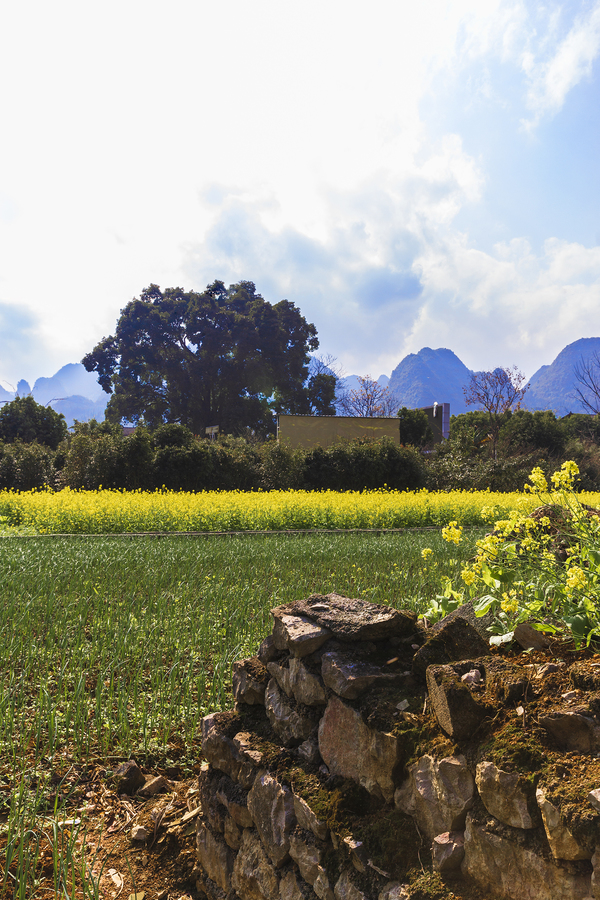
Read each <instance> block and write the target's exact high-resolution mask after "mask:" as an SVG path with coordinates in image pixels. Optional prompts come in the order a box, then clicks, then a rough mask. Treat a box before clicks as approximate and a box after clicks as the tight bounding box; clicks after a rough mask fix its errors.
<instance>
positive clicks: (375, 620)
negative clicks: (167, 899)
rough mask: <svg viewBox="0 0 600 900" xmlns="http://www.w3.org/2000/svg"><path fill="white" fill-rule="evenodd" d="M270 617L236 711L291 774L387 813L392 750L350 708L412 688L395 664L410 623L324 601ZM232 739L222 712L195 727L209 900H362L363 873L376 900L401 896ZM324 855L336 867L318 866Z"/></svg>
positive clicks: (355, 846) (408, 651) (242, 672)
mask: <svg viewBox="0 0 600 900" xmlns="http://www.w3.org/2000/svg"><path fill="white" fill-rule="evenodd" d="M273 617H274V627H273V632H272V634H271V635H269V637H267V638H266V639H265V640H264V641H263V643H262V644H261V647H260V650H259V653H258V657H255V658H253V659H251V660H243V661H240V662H238V663H236V664H235V665H234V674H233V691H234V696H235V699H236V703H237V705H238V709H243V708H244V707H247V706H252V707H256V706H261V707H263V708H264V715H265V717H266V719H268V722H269V723H270V726H271V728H272V731H273V733H274V735H275V736H276V739H277V740H278V741H279V742H280V744H281V745H282V749H284V748H287V752H288V753H289V754H290V756H291V757H292V758H294V759H296V760H297V762H298V764H301V765H302V764H304V765H306V766H307V767H309V768H311V767H312V769H313V770H314V769H315V768H316V767H318V766H320V767H321V770H322V773H325V774H326V775H328V776H332V777H333V778H334V779H335V777H336V776H337V777H338V778H339V779H348V778H349V779H352V780H354V781H356V782H357V783H359V784H361V785H362V786H363V787H364V788H366V790H367V791H368V792H369V793H371V794H373V795H374V796H375V797H376V798H379V800H380V802H381V803H382V804H384V803H388V804H391V803H392V802H393V797H394V790H395V787H396V785H395V781H394V775H395V770H396V769H397V765H398V761H399V758H400V745H399V741H398V740H397V739H396V738H395V737H393V736H392V735H391V734H388V733H386V732H383V731H379V730H377V729H375V728H371V727H369V726H367V725H366V724H365V722H364V721H363V717H362V715H361V713H360V711H359V710H357V709H356V708H355V707H354V706H353V705H352V704H351V702H350V701H353V700H356V699H357V698H359V697H360V696H361V695H362V694H364V693H365V692H366V691H368V690H369V689H373V688H374V687H389V686H395V687H397V688H398V691H399V696H400V694H402V688H403V686H404V685H407V686H411V685H412V680H413V679H412V673H411V671H410V666H409V669H408V670H402V669H401V665H402V664H403V660H404V659H406V658H407V657H408V658H410V656H412V654H413V652H414V650H413V649H412V647H411V643H413V642H414V640H415V635H416V632H417V623H416V619H415V616H414V615H412V614H409V613H403V612H399V611H397V610H394V609H390V608H389V607H386V606H376V605H374V604H369V603H364V602H362V601H359V600H349V599H347V598H342V597H339V596H337V595H335V594H329V595H326V596H320V595H315V596H313V597H310V598H308V599H307V600H305V601H302V602H299V603H295V604H292V605H290V606H287V607H279V608H278V609H275V610H273ZM368 657H370V658H372V659H379V660H382V662H380V663H375V662H370V661H369V659H368ZM384 657H385V659H384ZM399 705H400V706H402V702H401V701H400V703H399ZM397 714H398V715H400V711H398V713H397ZM235 721H236V720H235V719H234V720H233V730H235ZM231 730H232V722H231V716H230V715H228V714H222V713H215V714H213V715H210V716H207V717H206V718H205V719H204V720H203V723H202V750H203V754H204V756H205V758H206V760H207V761H208V763H207V764H206V765H205V766H204V769H203V771H202V774H201V776H200V792H201V798H202V806H203V816H202V818H201V819H200V821H199V823H198V832H197V847H198V862H199V866H200V869H201V874H200V877H199V881H198V888H199V889H200V890H202V891H203V892H204V893H205V894H206V895H207V896H208V897H209V898H211V900H217V898H219V900H221V898H224V897H227V898H233V897H239V898H240V900H310V898H316V897H318V898H319V900H367V897H366V895H365V894H364V893H363V891H361V890H360V888H359V887H357V886H356V883H355V882H356V876H357V874H358V873H364V872H365V871H366V869H367V867H369V870H370V872H371V873H373V875H374V878H375V880H376V881H377V882H378V890H377V893H376V895H375V896H377V897H381V900H401V898H402V897H404V896H406V894H405V892H404V888H403V886H402V885H401V884H399V883H395V882H391V881H390V879H389V876H388V877H386V875H385V873H384V872H383V873H381V872H379V871H378V870H377V869H376V867H374V864H373V863H372V862H371V861H369V860H368V859H364V858H363V854H362V852H361V849H362V848H361V845H360V842H357V841H353V840H352V839H351V838H348V837H346V840H341V839H338V837H337V836H336V835H335V834H333V833H331V832H330V830H329V828H328V826H327V824H326V823H325V822H323V821H320V819H319V817H318V816H317V815H316V814H315V812H314V810H313V809H311V807H310V805H309V804H308V803H307V802H306V801H305V800H304V799H303V798H302V797H301V796H299V795H298V794H295V793H294V792H293V791H292V790H291V789H290V788H289V787H288V786H286V785H285V784H282V783H280V781H279V780H278V779H277V778H276V777H274V775H273V774H271V773H270V772H269V771H268V768H267V767H266V766H265V765H264V763H263V754H262V753H261V751H260V749H258V750H257V749H252V745H253V740H252V735H251V734H250V733H248V732H244V731H241V732H237V733H234V734H230V732H231ZM332 853H333V854H334V855H335V854H337V856H338V857H339V859H338V861H337V862H336V864H335V865H334V866H333V867H332V866H331V865H329V866H328V867H327V868H326V867H325V865H324V860H325V857H327V856H328V857H329V859H330V860H331V855H332ZM332 871H334V875H332Z"/></svg>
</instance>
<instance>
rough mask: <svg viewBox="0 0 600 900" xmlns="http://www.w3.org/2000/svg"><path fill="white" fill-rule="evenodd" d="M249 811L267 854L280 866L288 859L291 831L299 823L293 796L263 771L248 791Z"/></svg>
mask: <svg viewBox="0 0 600 900" xmlns="http://www.w3.org/2000/svg"><path fill="white" fill-rule="evenodd" d="M248 810H249V812H250V815H251V816H252V818H253V820H254V824H255V825H256V830H257V831H258V833H259V835H260V839H261V841H262V842H263V844H264V846H265V849H266V851H267V853H268V854H269V856H270V858H271V860H272V862H273V864H274V865H275V866H276V867H277V868H279V866H282V865H283V863H285V862H287V860H288V859H289V850H290V833H291V831H292V830H293V829H294V828H295V826H296V815H295V813H294V795H293V794H292V792H291V791H290V789H289V788H288V787H285V786H284V785H282V784H279V782H278V781H277V780H276V779H275V778H273V777H272V776H271V775H267V774H263V775H261V776H259V777H258V778H257V779H256V780H255V782H254V784H253V786H252V789H251V790H250V792H249V794H248Z"/></svg>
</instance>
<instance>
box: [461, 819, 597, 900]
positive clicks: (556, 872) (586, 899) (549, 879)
mask: <svg viewBox="0 0 600 900" xmlns="http://www.w3.org/2000/svg"><path fill="white" fill-rule="evenodd" d="M492 821H493V820H492ZM462 871H463V873H464V874H465V875H468V876H469V877H470V878H472V879H473V880H474V881H475V882H477V883H478V884H479V885H480V886H481V887H482V888H484V890H487V891H489V892H490V894H491V895H492V896H493V897H494V898H498V900H500V898H502V900H505V898H506V900H590V897H591V878H590V875H589V874H585V873H584V874H579V873H577V872H573V873H572V872H570V871H569V870H568V869H565V868H562V867H560V866H557V865H556V864H555V863H554V862H552V861H551V860H547V859H544V858H543V857H542V856H539V855H538V854H537V853H536V852H535V851H534V850H533V849H530V848H529V847H527V846H525V845H524V844H523V843H522V842H518V841H513V840H510V839H509V838H508V837H506V836H504V835H502V834H499V833H497V832H496V831H494V829H493V828H492V827H490V826H489V825H488V824H486V823H485V822H482V821H477V820H476V819H475V817H473V816H471V815H468V816H467V823H466V829H465V859H464V862H463V864H462Z"/></svg>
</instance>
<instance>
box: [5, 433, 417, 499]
mask: <svg viewBox="0 0 600 900" xmlns="http://www.w3.org/2000/svg"><path fill="white" fill-rule="evenodd" d="M424 483H425V470H424V464H423V459H422V457H421V454H420V453H419V452H418V451H416V450H415V449H414V448H411V447H407V448H405V447H399V446H398V445H397V444H395V443H394V442H393V441H390V440H383V441H368V440H367V441H365V440H362V441H352V442H349V443H345V444H336V445H334V446H332V447H329V448H327V449H323V448H321V447H316V448H314V449H313V450H290V449H287V448H285V447H282V446H280V445H279V444H278V443H277V442H276V441H273V440H271V441H264V442H260V441H248V440H246V439H244V438H235V437H223V438H220V439H219V440H216V441H209V440H206V439H200V438H196V437H195V436H194V435H193V434H192V433H191V431H190V430H189V429H188V428H186V427H185V426H183V425H177V424H171V425H162V426H160V427H159V428H158V429H156V431H154V432H153V433H151V432H150V431H148V429H146V428H143V427H140V428H138V429H136V431H135V432H134V433H133V434H132V435H130V436H124V435H123V434H122V431H121V429H120V428H119V427H118V426H114V425H110V424H109V423H106V422H103V423H101V424H98V423H96V422H93V421H92V422H91V423H83V424H81V425H79V426H77V427H76V430H75V433H74V434H71V435H69V437H68V438H67V439H66V440H65V441H63V442H62V443H61V444H60V445H59V447H58V449H57V450H56V451H53V450H52V449H51V448H50V447H47V446H44V445H42V444H38V443H30V444H25V443H23V442H21V441H16V442H14V443H11V444H8V443H7V444H2V443H0V489H6V488H9V489H10V488H15V489H17V490H31V489H35V488H43V487H45V486H49V487H52V488H55V489H60V488H63V487H71V488H76V489H77V488H84V489H87V490H96V489H98V488H100V487H103V488H123V489H126V490H137V489H143V490H155V489H161V488H163V487H164V488H167V489H171V490H187V491H202V490H236V489H237V490H274V489H280V490H287V489H291V488H295V489H304V490H327V489H330V490H363V489H364V488H370V489H375V488H380V487H383V486H384V485H388V486H389V487H391V488H396V489H398V490H414V489H416V488H419V487H421V486H423V485H424Z"/></svg>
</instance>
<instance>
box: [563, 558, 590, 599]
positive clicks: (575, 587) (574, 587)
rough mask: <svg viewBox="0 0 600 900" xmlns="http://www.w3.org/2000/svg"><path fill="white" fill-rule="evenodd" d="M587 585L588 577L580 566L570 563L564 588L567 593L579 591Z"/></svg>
mask: <svg viewBox="0 0 600 900" xmlns="http://www.w3.org/2000/svg"><path fill="white" fill-rule="evenodd" d="M587 587H588V578H587V575H586V573H585V571H584V569H582V568H581V566H577V565H571V566H570V567H569V571H568V572H567V579H566V582H565V590H566V592H567V593H568V594H575V593H581V592H583V591H585V589H586V588H587Z"/></svg>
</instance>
